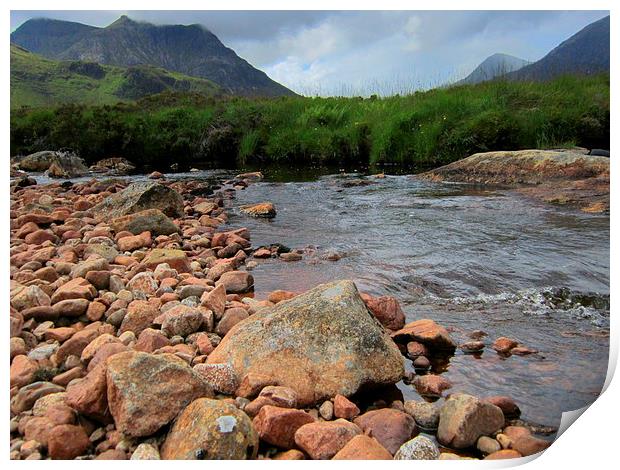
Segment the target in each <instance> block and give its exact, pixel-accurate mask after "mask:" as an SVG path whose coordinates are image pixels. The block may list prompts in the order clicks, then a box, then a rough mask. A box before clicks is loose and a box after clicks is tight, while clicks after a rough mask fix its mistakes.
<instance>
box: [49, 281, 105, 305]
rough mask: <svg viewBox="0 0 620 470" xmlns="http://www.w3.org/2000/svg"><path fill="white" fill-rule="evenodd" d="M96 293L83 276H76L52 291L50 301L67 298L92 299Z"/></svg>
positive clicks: (54, 301)
mask: <svg viewBox="0 0 620 470" xmlns="http://www.w3.org/2000/svg"><path fill="white" fill-rule="evenodd" d="M96 295H97V289H95V288H94V287H93V285H92V284H91V283H90V282H88V281H87V280H86V279H84V278H83V277H76V278H75V279H72V280H71V281H69V282H67V283H66V284H63V285H62V286H60V288H58V289H57V290H56V292H54V295H53V296H52V299H51V300H52V303H53V304H55V303H56V302H60V301H61V300H67V299H87V300H92V299H93V298H94V297H95V296H96Z"/></svg>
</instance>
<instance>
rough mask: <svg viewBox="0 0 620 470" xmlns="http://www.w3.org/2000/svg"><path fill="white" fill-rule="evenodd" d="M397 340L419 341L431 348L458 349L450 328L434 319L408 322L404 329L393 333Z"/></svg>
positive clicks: (393, 337)
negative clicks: (449, 331) (447, 328)
mask: <svg viewBox="0 0 620 470" xmlns="http://www.w3.org/2000/svg"><path fill="white" fill-rule="evenodd" d="M392 339H394V341H396V342H409V341H417V342H419V343H422V344H424V345H425V346H427V347H429V348H430V349H439V350H451V351H454V350H455V349H456V343H455V342H454V340H453V339H452V338H451V337H450V334H449V333H448V330H446V329H445V328H444V327H442V326H440V325H438V324H437V323H435V322H434V321H433V320H428V319H423V320H417V321H414V322H411V323H408V324H406V325H405V326H404V327H403V328H402V329H400V330H398V331H396V332H395V333H394V334H392Z"/></svg>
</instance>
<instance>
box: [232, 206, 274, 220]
mask: <svg viewBox="0 0 620 470" xmlns="http://www.w3.org/2000/svg"><path fill="white" fill-rule="evenodd" d="M239 210H240V211H241V212H243V213H244V214H247V215H250V216H252V217H263V218H267V219H272V218H274V217H275V216H276V208H275V206H274V205H273V204H272V203H271V202H261V203H258V204H249V205H246V206H241V207H240V208H239Z"/></svg>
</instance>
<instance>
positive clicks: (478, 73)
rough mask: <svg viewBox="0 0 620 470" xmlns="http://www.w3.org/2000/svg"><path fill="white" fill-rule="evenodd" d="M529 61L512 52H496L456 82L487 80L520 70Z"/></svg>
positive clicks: (468, 82)
mask: <svg viewBox="0 0 620 470" xmlns="http://www.w3.org/2000/svg"><path fill="white" fill-rule="evenodd" d="M529 63H530V62H529V61H527V60H525V59H520V58H519V57H515V56H513V55H510V54H504V53H501V52H496V53H495V54H493V55H490V56H489V57H487V58H486V59H484V60H483V61H482V62H481V63H480V65H478V67H476V68H475V69H474V71H473V72H472V73H470V74H469V75H468V76H467V77H465V78H464V79H463V80H459V81H458V82H456V83H455V85H464V84H472V83H480V82H484V81H487V80H492V79H494V78H496V77H499V76H501V75H505V74H506V73H509V72H513V71H515V70H519V69H520V68H522V67H525V66H526V65H528V64H529Z"/></svg>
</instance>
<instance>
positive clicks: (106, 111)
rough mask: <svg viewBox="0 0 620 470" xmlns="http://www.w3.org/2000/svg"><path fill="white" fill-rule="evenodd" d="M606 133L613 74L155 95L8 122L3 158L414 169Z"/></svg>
mask: <svg viewBox="0 0 620 470" xmlns="http://www.w3.org/2000/svg"><path fill="white" fill-rule="evenodd" d="M75 129H82V130H83V131H82V132H80V133H79V134H76V133H75ZM609 129H610V128H609V76H608V75H601V76H595V77H563V78H560V79H557V80H554V81H550V82H544V83H522V82H502V81H492V82H486V83H482V84H477V85H465V86H458V87H450V88H441V89H434V90H430V91H426V92H417V93H415V94H412V95H408V96H393V97H388V98H380V97H370V98H366V99H362V98H303V97H293V98H278V99H270V100H248V99H241V98H234V99H227V100H226V99H219V100H218V99H214V98H211V99H210V98H204V97H199V96H178V95H157V96H154V97H152V98H149V99H145V100H142V101H139V102H137V103H135V104H120V105H116V106H101V107H96V106H95V107H84V106H75V105H66V106H60V107H55V108H41V109H29V108H25V109H18V110H13V111H12V112H11V155H12V156H17V155H27V154H30V153H34V152H37V151H41V150H48V149H60V148H65V147H69V148H72V149H74V150H75V151H76V152H77V153H78V155H79V156H80V157H82V158H84V159H85V160H86V163H87V164H89V165H90V164H92V163H95V162H96V161H98V160H101V159H103V158H108V157H118V156H121V157H125V158H127V159H128V160H130V161H131V162H132V163H133V164H134V165H135V166H138V167H140V168H141V170H142V171H144V172H148V171H152V170H158V171H162V172H168V171H169V170H170V165H172V164H175V163H176V164H178V165H179V166H180V168H181V169H182V170H183V169H185V170H188V169H189V168H191V167H194V166H196V165H198V164H202V166H201V168H206V167H207V166H209V165H210V166H211V167H212V168H215V167H217V168H237V167H240V166H245V165H253V164H258V165H261V166H265V165H268V164H282V163H283V162H285V164H286V165H290V164H291V163H295V164H300V165H303V166H304V167H308V166H311V165H318V164H321V165H333V166H339V167H340V168H344V167H350V166H351V165H381V164H399V165H404V166H411V167H415V168H418V169H419V170H422V169H429V168H434V167H437V166H440V165H445V164H448V163H450V162H453V161H455V160H458V159H461V158H465V157H467V156H469V155H472V154H474V153H477V152H486V151H493V150H518V149H524V148H557V147H572V146H575V145H578V146H581V147H586V148H589V149H590V148H603V149H608V148H609V135H610V134H609V132H610V130H609ZM147 169H148V171H147Z"/></svg>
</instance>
